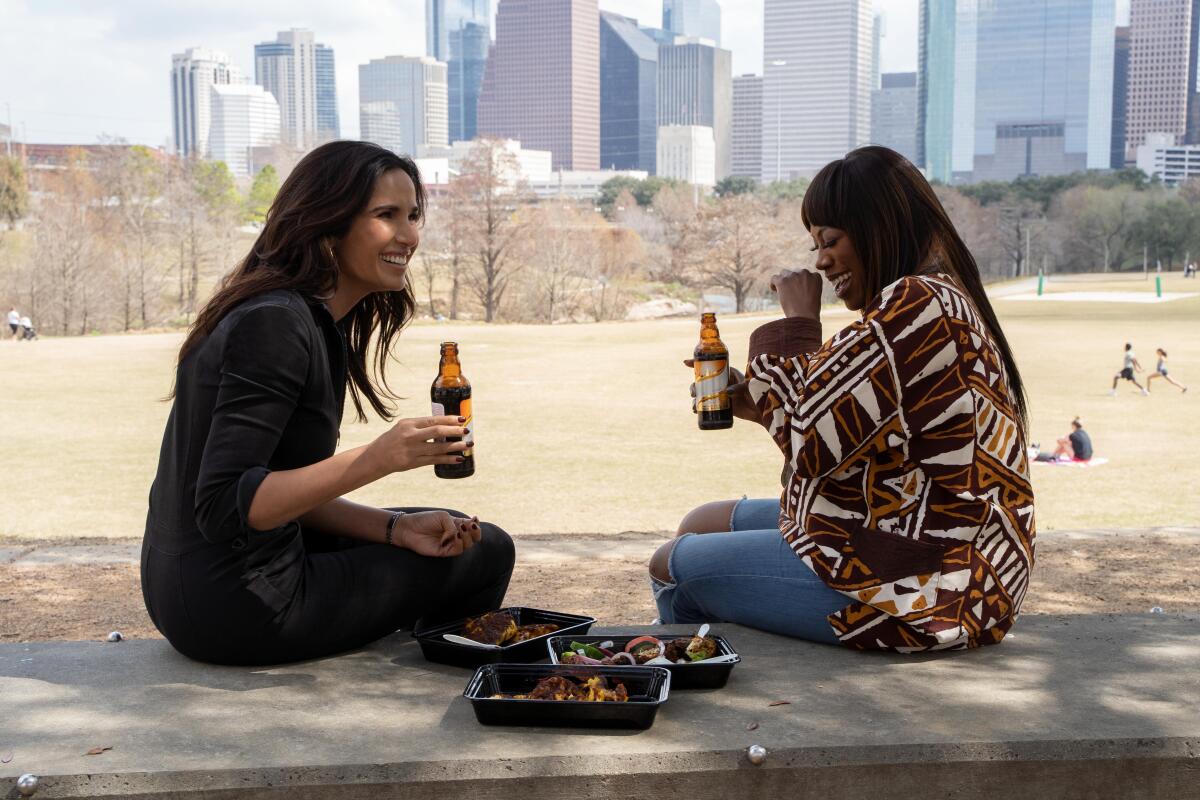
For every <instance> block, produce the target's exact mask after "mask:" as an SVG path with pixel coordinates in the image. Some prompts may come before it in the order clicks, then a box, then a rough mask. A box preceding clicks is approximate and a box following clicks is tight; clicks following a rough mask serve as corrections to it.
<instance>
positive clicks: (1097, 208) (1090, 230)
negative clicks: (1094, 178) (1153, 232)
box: [1051, 185, 1143, 272]
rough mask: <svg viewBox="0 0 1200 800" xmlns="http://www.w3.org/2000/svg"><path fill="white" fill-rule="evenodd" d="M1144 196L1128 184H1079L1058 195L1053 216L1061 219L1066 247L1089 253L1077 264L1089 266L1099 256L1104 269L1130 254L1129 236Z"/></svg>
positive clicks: (1053, 208)
mask: <svg viewBox="0 0 1200 800" xmlns="http://www.w3.org/2000/svg"><path fill="white" fill-rule="evenodd" d="M1142 199H1143V193H1142V192H1138V191H1137V190H1135V189H1133V188H1132V187H1130V186H1128V185H1122V186H1116V187H1114V188H1112V189H1102V188H1100V187H1097V186H1076V187H1074V188H1072V189H1068V190H1067V191H1065V192H1063V193H1062V194H1061V195H1059V196H1058V197H1057V198H1056V199H1055V201H1054V203H1053V205H1052V207H1051V210H1052V216H1054V217H1055V218H1056V219H1058V220H1059V221H1061V223H1062V230H1063V234H1064V238H1065V240H1066V245H1067V247H1068V248H1069V249H1070V250H1071V251H1072V252H1073V253H1081V254H1083V255H1084V256H1085V257H1086V260H1084V261H1083V263H1080V264H1078V266H1080V267H1081V268H1083V269H1088V268H1089V267H1090V266H1091V265H1092V264H1093V263H1094V262H1095V260H1099V261H1100V262H1101V264H1102V265H1103V270H1104V272H1108V271H1110V270H1111V269H1112V268H1113V265H1114V264H1115V265H1116V266H1117V267H1120V265H1121V264H1122V263H1123V262H1124V261H1125V259H1126V258H1127V257H1128V250H1129V237H1130V235H1131V233H1132V230H1133V224H1134V222H1135V220H1136V219H1137V217H1138V214H1139V212H1140V210H1141V209H1140V206H1141V201H1142ZM1072 260H1075V259H1072Z"/></svg>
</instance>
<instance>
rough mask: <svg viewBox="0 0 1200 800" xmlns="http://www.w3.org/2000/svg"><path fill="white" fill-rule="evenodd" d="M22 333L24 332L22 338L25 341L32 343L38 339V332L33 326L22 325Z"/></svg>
mask: <svg viewBox="0 0 1200 800" xmlns="http://www.w3.org/2000/svg"><path fill="white" fill-rule="evenodd" d="M21 332H22V335H21V338H22V339H24V340H25V341H30V340H32V339H36V338H38V335H37V331H35V330H34V329H33V326H32V325H22V326H21Z"/></svg>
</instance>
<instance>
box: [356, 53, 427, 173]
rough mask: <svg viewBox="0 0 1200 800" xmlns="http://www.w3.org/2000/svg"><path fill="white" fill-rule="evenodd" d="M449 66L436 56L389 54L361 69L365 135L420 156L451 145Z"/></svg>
mask: <svg viewBox="0 0 1200 800" xmlns="http://www.w3.org/2000/svg"><path fill="white" fill-rule="evenodd" d="M446 73H447V68H446V65H445V64H443V63H442V62H440V61H437V60H435V59H432V58H411V57H407V56H388V57H387V58H376V59H372V60H371V62H370V63H368V64H360V65H359V67H358V102H359V129H360V136H362V138H363V139H365V140H366V141H368V142H374V143H375V144H378V145H380V146H381V147H386V148H387V149H389V150H391V151H392V152H395V153H401V154H403V155H408V156H413V157H416V156H417V155H418V152H419V151H420V149H421V148H422V147H425V146H428V147H445V146H447V145H449V144H450V141H449V136H448V134H447V131H448V114H447V104H446V95H447V92H446Z"/></svg>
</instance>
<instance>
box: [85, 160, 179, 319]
mask: <svg viewBox="0 0 1200 800" xmlns="http://www.w3.org/2000/svg"><path fill="white" fill-rule="evenodd" d="M98 170H99V171H98V178H99V180H100V183H101V185H103V186H104V189H105V202H104V211H105V212H106V217H107V219H108V224H107V225H106V229H107V232H108V233H109V234H110V236H109V239H110V240H111V247H110V248H109V251H110V252H112V253H114V254H116V255H117V257H118V259H119V261H120V264H121V291H122V307H121V320H122V328H123V329H124V330H131V329H133V328H134V327H135V325H134V323H135V321H136V322H137V324H138V326H140V327H143V328H144V327H146V325H147V324H149V320H150V304H151V299H152V297H154V296H155V294H156V292H155V290H156V289H157V288H158V281H157V280H156V279H157V277H158V276H159V274H160V269H159V267H160V264H161V262H162V256H161V252H160V239H161V237H162V224H163V219H162V215H163V212H164V203H163V191H164V188H165V175H164V165H163V159H162V157H161V156H159V155H158V154H156V153H155V152H154V151H153V150H150V149H149V148H147V147H141V146H137V147H114V148H112V149H111V150H110V151H109V152H108V153H106V154H105V155H104V156H103V157H102V160H101V163H100V164H99V167H98Z"/></svg>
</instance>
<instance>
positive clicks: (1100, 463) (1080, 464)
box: [1033, 458, 1108, 467]
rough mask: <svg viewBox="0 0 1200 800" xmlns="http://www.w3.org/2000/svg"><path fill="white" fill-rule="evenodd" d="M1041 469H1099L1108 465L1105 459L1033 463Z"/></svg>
mask: <svg viewBox="0 0 1200 800" xmlns="http://www.w3.org/2000/svg"><path fill="white" fill-rule="evenodd" d="M1033 463H1034V464H1041V465H1042V466H1043V467H1100V466H1103V465H1105V464H1107V463H1108V459H1107V458H1093V459H1092V460H1091V461H1034V462H1033Z"/></svg>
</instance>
